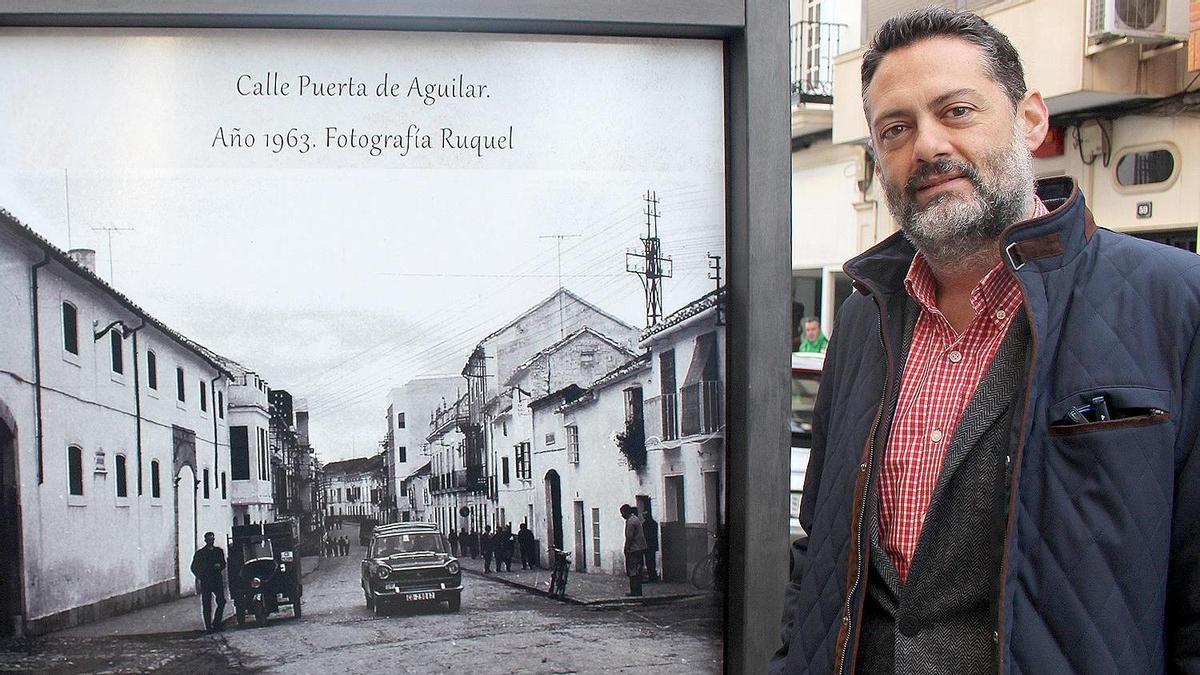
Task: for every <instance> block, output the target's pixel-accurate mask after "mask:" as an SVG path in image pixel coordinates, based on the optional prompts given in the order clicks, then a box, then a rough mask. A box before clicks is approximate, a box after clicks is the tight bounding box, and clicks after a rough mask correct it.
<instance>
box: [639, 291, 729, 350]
mask: <svg viewBox="0 0 1200 675" xmlns="http://www.w3.org/2000/svg"><path fill="white" fill-rule="evenodd" d="M724 302H725V287H724V286H722V287H720V288H718V289H715V290H713V291H709V292H708V293H706V294H704V295H703V296H701V297H700V298H699V299H697V300H693V301H692V302H690V303H688V305H687V306H685V307H683V308H681V309H678V310H676V311H674V312H672V313H671V314H670V315H668V316H666V317H665V318H663V320H662V321H659V322H658V323H656V324H654V325H653V326H647V327H646V328H643V329H642V334H641V337H640V341H642V342H645V341H646V340H648V339H650V338H652V337H654V336H655V335H658V334H659V333H662V332H663V331H666V330H667V329H669V328H673V327H675V326H678V325H679V324H681V323H683V322H684V321H687V320H688V319H690V318H692V317H693V316H696V315H697V314H700V313H702V312H704V311H705V310H708V309H712V308H713V307H716V306H717V304H718V303H724Z"/></svg>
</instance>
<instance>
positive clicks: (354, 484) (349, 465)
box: [325, 452, 386, 521]
mask: <svg viewBox="0 0 1200 675" xmlns="http://www.w3.org/2000/svg"><path fill="white" fill-rule="evenodd" d="M384 468H385V464H384V453H382V452H381V453H379V454H377V455H371V456H370V457H355V458H354V459H344V460H342V461H340V462H330V463H329V464H326V465H325V517H326V519H328V518H329V517H331V516H332V517H335V518H346V517H350V518H351V519H353V520H360V519H363V518H370V519H373V520H376V521H381V520H382V519H383V516H384V513H383V501H384V499H383V498H384V496H385V492H384V485H385V481H386V476H385V473H384Z"/></svg>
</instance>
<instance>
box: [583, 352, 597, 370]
mask: <svg viewBox="0 0 1200 675" xmlns="http://www.w3.org/2000/svg"><path fill="white" fill-rule="evenodd" d="M579 365H581V366H583V367H584V368H591V367H592V366H594V365H596V352H593V351H587V352H579Z"/></svg>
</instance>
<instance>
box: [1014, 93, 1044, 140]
mask: <svg viewBox="0 0 1200 675" xmlns="http://www.w3.org/2000/svg"><path fill="white" fill-rule="evenodd" d="M1017 118H1018V122H1019V123H1020V124H1021V130H1022V131H1023V132H1024V136H1025V144H1026V145H1028V146H1029V151H1030V152H1033V151H1034V150H1037V149H1038V148H1039V147H1041V145H1042V141H1044V140H1046V134H1047V133H1048V132H1049V131H1050V110H1049V109H1048V108H1047V107H1046V101H1045V100H1044V99H1042V92H1040V91H1038V90H1036V89H1030V90H1029V91H1028V92H1027V93H1026V94H1025V96H1024V98H1022V99H1021V102H1020V103H1018V104H1017Z"/></svg>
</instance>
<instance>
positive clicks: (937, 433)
mask: <svg viewBox="0 0 1200 675" xmlns="http://www.w3.org/2000/svg"><path fill="white" fill-rule="evenodd" d="M929 440H931V441H933V442H934V443H941V442H942V430H941V429H934V430H933V431H931V432H929Z"/></svg>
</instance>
